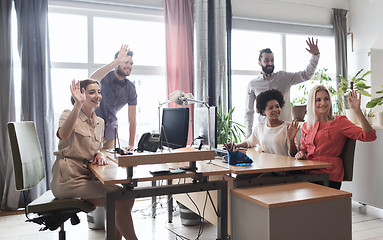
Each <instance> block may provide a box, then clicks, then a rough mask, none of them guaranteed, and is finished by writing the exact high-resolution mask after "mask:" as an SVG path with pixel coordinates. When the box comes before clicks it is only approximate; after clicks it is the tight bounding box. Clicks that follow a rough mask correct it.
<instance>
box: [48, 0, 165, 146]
mask: <svg viewBox="0 0 383 240" xmlns="http://www.w3.org/2000/svg"><path fill="white" fill-rule="evenodd" d="M153 11H156V13H154V14H153V15H151V14H148V11H145V14H139V13H137V10H135V13H133V12H129V8H128V7H124V8H118V9H116V10H113V11H112V10H110V8H108V10H107V11H106V10H100V9H97V8H93V7H89V8H86V9H85V8H84V5H81V6H79V7H78V8H77V7H76V6H71V7H61V6H56V5H50V6H49V15H48V17H49V18H48V21H49V38H50V52H51V62H52V88H53V99H54V100H53V107H54V112H55V123H56V127H57V126H58V121H59V117H60V115H61V113H62V111H63V110H64V109H68V108H69V109H71V108H72V105H71V103H70V96H71V94H70V91H69V85H70V83H71V81H72V79H76V80H82V79H86V78H88V77H89V76H90V75H91V74H92V73H93V72H94V71H95V70H96V69H98V68H99V67H101V66H103V65H104V64H107V63H110V62H111V61H113V59H114V54H115V53H116V52H117V51H118V50H119V49H120V47H121V45H122V44H129V47H130V48H131V50H132V51H133V52H134V56H133V61H134V67H133V71H132V74H131V76H129V77H128V78H129V80H130V81H132V82H133V83H134V84H135V86H136V90H137V95H138V104H137V132H136V142H138V140H139V138H140V136H141V135H142V133H144V132H151V131H158V130H157V129H158V116H157V109H158V103H159V102H163V101H165V100H166V99H167V82H166V74H165V73H166V71H165V59H166V56H165V54H166V53H165V25H164V21H163V16H162V15H163V14H162V12H161V14H159V13H158V12H159V10H153ZM153 39H155V40H156V41H153ZM117 117H118V119H119V136H120V142H121V144H122V145H126V144H128V137H129V135H128V133H129V125H128V121H127V118H128V107H124V108H123V109H122V110H121V111H119V112H118V114H117Z"/></svg>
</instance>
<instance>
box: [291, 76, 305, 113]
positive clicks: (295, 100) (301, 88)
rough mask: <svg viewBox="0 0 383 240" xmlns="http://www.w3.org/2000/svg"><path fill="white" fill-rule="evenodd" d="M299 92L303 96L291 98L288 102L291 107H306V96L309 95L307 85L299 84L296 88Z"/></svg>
mask: <svg viewBox="0 0 383 240" xmlns="http://www.w3.org/2000/svg"><path fill="white" fill-rule="evenodd" d="M298 90H299V92H303V95H301V96H298V97H295V98H293V99H292V100H291V101H290V104H291V107H294V106H296V105H306V104H307V95H308V94H309V91H308V90H307V83H306V82H304V83H301V84H299V86H298Z"/></svg>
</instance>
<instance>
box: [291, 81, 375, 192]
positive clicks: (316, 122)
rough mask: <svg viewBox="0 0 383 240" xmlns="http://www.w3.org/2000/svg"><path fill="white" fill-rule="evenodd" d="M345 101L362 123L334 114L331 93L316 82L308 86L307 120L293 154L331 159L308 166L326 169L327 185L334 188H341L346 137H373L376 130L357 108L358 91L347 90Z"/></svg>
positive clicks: (322, 171)
mask: <svg viewBox="0 0 383 240" xmlns="http://www.w3.org/2000/svg"><path fill="white" fill-rule="evenodd" d="M348 101H349V103H350V106H351V109H352V111H353V112H354V114H355V115H356V116H357V118H358V120H359V122H360V126H361V127H358V126H356V125H355V124H353V123H352V122H350V121H349V120H348V119H347V118H346V116H333V113H332V103H331V97H330V93H329V91H328V89H327V88H326V87H324V86H322V85H318V86H315V87H314V88H312V89H311V90H310V93H309V96H308V104H307V112H308V116H307V122H305V123H304V124H303V127H302V137H301V149H300V151H299V152H298V153H297V154H296V155H295V158H296V159H300V160H305V159H310V160H316V161H321V162H327V163H331V165H332V167H330V168H326V169H319V170H310V173H313V174H317V173H328V174H329V180H330V181H329V186H330V187H332V188H336V189H340V187H341V185H342V180H343V175H344V169H343V164H342V159H341V158H340V154H341V153H342V150H343V146H344V143H345V142H346V138H351V139H356V140H360V141H363V142H370V141H374V140H375V139H376V132H375V130H374V129H373V128H372V127H371V125H370V124H369V122H368V121H367V119H366V118H365V117H364V115H363V113H362V110H361V109H360V94H357V93H356V92H355V91H352V92H350V93H349V96H348Z"/></svg>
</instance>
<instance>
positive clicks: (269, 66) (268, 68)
mask: <svg viewBox="0 0 383 240" xmlns="http://www.w3.org/2000/svg"><path fill="white" fill-rule="evenodd" d="M258 63H259V65H260V66H261V67H262V71H263V72H264V73H265V74H266V75H268V74H271V73H272V72H273V71H274V54H273V53H265V52H264V53H262V58H261V61H259V62H258Z"/></svg>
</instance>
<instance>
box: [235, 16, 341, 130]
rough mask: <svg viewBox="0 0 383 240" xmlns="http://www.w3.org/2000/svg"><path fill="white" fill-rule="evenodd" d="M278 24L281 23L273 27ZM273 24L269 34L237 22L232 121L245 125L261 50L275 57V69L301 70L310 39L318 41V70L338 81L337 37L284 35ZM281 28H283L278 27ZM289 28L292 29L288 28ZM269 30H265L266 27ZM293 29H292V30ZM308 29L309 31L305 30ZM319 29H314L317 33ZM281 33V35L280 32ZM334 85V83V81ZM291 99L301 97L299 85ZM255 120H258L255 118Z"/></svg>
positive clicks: (304, 64)
mask: <svg viewBox="0 0 383 240" xmlns="http://www.w3.org/2000/svg"><path fill="white" fill-rule="evenodd" d="M274 25H278V24H274ZM274 25H273V24H270V25H267V31H266V30H265V31H263V30H262V31H261V30H257V29H252V27H249V25H248V22H247V25H246V24H244V25H243V24H242V25H241V24H237V22H236V21H235V20H234V23H233V30H232V52H231V54H232V60H231V61H232V62H231V63H232V84H231V89H232V106H233V107H235V111H234V113H233V120H234V121H236V122H238V123H244V116H245V109H246V94H245V93H246V89H247V85H248V83H249V81H250V80H252V79H253V78H255V77H256V76H257V75H259V74H260V70H261V67H260V66H259V64H258V56H259V51H260V50H261V49H263V48H270V49H271V50H272V51H273V53H274V56H275V70H274V71H280V70H282V69H284V70H286V71H289V72H296V71H302V70H304V69H305V68H306V66H307V64H308V63H309V61H310V58H311V55H310V54H309V53H307V51H306V49H305V48H306V47H307V44H306V40H307V38H308V36H310V37H314V39H316V38H317V39H318V47H319V50H320V52H321V56H320V60H319V63H318V67H317V70H318V69H321V68H327V69H328V71H327V73H329V75H330V76H333V77H332V79H333V80H334V81H335V43H334V37H333V36H328V35H330V34H328V31H327V30H326V29H325V30H326V34H327V35H317V36H316V35H315V34H312V33H307V34H304V33H283V31H277V30H275V31H274V30H273V28H275V26H274ZM279 27H280V26H279ZM289 28H292V27H291V26H289ZM265 29H266V28H265ZM292 29H293V28H292ZM303 29H304V30H305V29H308V28H303ZM315 29H316V27H314V30H315ZM281 32H282V33H281ZM334 86H335V82H334ZM290 94H291V99H293V98H294V96H297V95H298V94H299V91H298V86H293V87H292V88H291V93H290ZM255 119H256V118H255Z"/></svg>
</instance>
